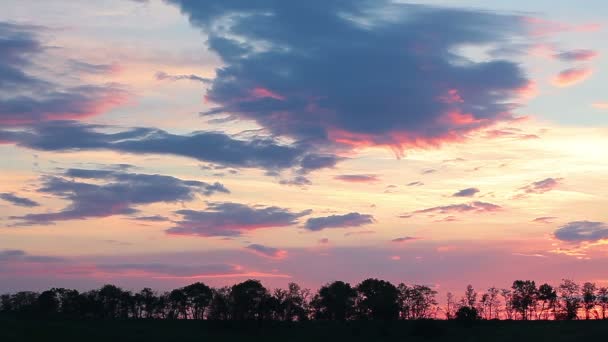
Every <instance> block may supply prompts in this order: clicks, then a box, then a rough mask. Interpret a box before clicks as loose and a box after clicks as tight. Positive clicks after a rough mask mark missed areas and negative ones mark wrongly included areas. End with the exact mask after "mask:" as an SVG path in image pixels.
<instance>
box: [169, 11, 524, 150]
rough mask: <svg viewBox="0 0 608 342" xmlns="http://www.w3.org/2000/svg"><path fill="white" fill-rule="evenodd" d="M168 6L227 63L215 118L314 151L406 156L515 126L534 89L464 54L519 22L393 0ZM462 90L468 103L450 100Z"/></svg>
mask: <svg viewBox="0 0 608 342" xmlns="http://www.w3.org/2000/svg"><path fill="white" fill-rule="evenodd" d="M169 2H170V3H173V4H175V5H176V6H178V7H179V8H180V10H181V11H182V13H184V14H185V15H187V16H188V17H189V19H190V22H191V23H192V25H194V26H196V27H198V28H200V29H202V30H203V31H204V32H205V34H206V36H207V46H208V48H209V49H210V50H211V51H213V52H215V53H217V54H218V56H219V57H220V58H221V59H222V61H223V65H222V67H221V68H219V69H218V70H217V72H216V74H217V76H216V78H215V79H214V80H213V83H212V85H211V87H210V88H209V89H208V91H207V94H206V97H207V99H208V100H209V101H210V102H212V103H215V104H216V105H217V108H214V109H213V110H211V111H209V114H210V115H213V114H225V113H229V114H230V115H234V116H236V117H239V118H241V119H248V120H252V121H255V122H256V123H258V124H259V125H261V126H262V127H264V128H266V129H267V130H269V131H270V132H272V133H273V134H276V135H280V136H285V137H289V138H292V139H295V140H297V141H306V142H308V143H311V144H314V145H316V146H328V145H330V146H335V147H339V148H347V149H351V148H359V147H366V146H372V145H373V146H388V147H390V148H392V149H393V150H394V151H395V152H396V153H397V154H398V155H401V154H402V152H403V149H404V148H406V147H414V146H415V147H428V146H436V145H438V144H440V143H442V142H444V141H453V140H460V139H462V138H463V137H464V136H465V135H466V133H468V132H471V131H474V130H477V129H479V128H481V127H486V126H489V125H492V124H494V123H496V122H498V121H503V120H510V119H512V118H513V115H512V114H511V110H512V109H513V108H514V105H513V103H512V101H513V100H514V99H515V98H516V97H517V96H518V95H517V92H518V89H520V88H522V87H524V86H526V85H527V84H528V80H527V79H526V77H525V76H524V73H523V71H522V70H521V69H520V67H519V66H518V64H517V63H515V62H511V61H507V60H489V61H482V62H480V61H474V60H471V59H468V58H466V57H465V56H462V55H459V54H458V52H457V51H458V50H457V48H458V47H461V46H464V45H478V46H482V45H493V44H495V45H501V46H508V45H510V44H511V40H512V39H513V38H517V37H522V36H524V35H525V34H526V33H525V27H524V23H523V21H522V20H520V17H517V16H511V15H498V14H492V13H489V12H482V11H472V10H457V9H449V8H439V7H431V6H423V5H407V4H396V3H393V2H392V1H388V0H377V1H370V0H357V1H336V0H331V1H325V0H323V1H321V0H315V1H312V3H310V2H307V4H306V5H305V6H304V5H302V4H299V3H297V2H292V1H255V2H252V1H247V0H241V1H223V0H208V1H204V2H201V1H194V0H170V1H169ZM387 13H390V15H386V14H387ZM312 22H314V23H315V25H312V26H311V25H310V23H312ZM438 22H441V25H437V23H438ZM252 28H255V29H252ZM353 75H356V77H357V78H358V79H359V80H360V81H355V82H353V80H352V77H353ZM454 94H457V95H458V98H459V99H460V100H461V101H460V100H459V101H443V100H442V99H445V98H446V96H449V95H451V98H453V97H454Z"/></svg>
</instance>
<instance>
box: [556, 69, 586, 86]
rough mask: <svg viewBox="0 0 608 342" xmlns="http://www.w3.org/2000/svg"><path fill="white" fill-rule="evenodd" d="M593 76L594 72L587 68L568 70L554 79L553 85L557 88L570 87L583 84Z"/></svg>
mask: <svg viewBox="0 0 608 342" xmlns="http://www.w3.org/2000/svg"><path fill="white" fill-rule="evenodd" d="M592 74H593V70H591V69H589V68H586V67H582V68H570V69H566V70H563V71H561V72H560V73H559V74H557V76H555V77H554V78H553V84H554V85H555V86H557V87H570V86H573V85H575V84H578V83H581V82H582V81H584V80H586V79H587V78H589V77H590V76H591V75H592Z"/></svg>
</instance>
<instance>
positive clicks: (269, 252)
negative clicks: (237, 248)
mask: <svg viewBox="0 0 608 342" xmlns="http://www.w3.org/2000/svg"><path fill="white" fill-rule="evenodd" d="M245 248H246V249H247V250H249V251H251V252H253V253H255V254H257V255H260V256H262V257H265V258H271V259H285V258H286V257H287V251H286V250H284V249H278V248H274V247H268V246H263V245H259V244H255V243H254V244H250V245H248V246H247V247H245Z"/></svg>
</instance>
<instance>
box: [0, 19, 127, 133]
mask: <svg viewBox="0 0 608 342" xmlns="http://www.w3.org/2000/svg"><path fill="white" fill-rule="evenodd" d="M39 30H41V28H40V27H33V26H24V25H16V24H9V23H3V22H0V91H2V96H0V124H1V125H2V126H19V125H24V124H31V123H37V122H44V121H51V120H66V119H77V118H83V117H88V116H93V115H97V114H100V113H102V112H105V111H107V110H109V109H111V108H113V107H115V106H118V105H120V104H123V103H124V102H126V100H127V95H128V94H127V92H125V91H124V90H123V89H121V88H120V87H119V86H118V85H115V84H108V85H89V84H83V85H78V86H73V87H63V86H61V85H59V84H56V83H53V82H52V81H49V80H45V79H42V78H40V77H37V76H33V75H32V74H31V73H30V72H28V69H29V68H30V67H31V66H32V65H33V60H34V59H35V58H40V57H44V54H43V53H44V51H45V49H46V48H45V47H44V46H43V44H42V43H41V42H40V40H39V37H38V31H39ZM67 64H68V66H69V68H70V72H75V71H81V70H82V69H83V68H87V69H89V71H91V69H92V68H95V67H97V68H102V66H99V65H97V66H96V65H93V64H88V63H86V62H80V61H75V60H69V61H68V63H67Z"/></svg>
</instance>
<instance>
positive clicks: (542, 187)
mask: <svg viewBox="0 0 608 342" xmlns="http://www.w3.org/2000/svg"><path fill="white" fill-rule="evenodd" d="M562 179H563V178H546V179H543V180H540V181H538V182H533V183H532V184H529V185H526V186H525V187H523V188H521V190H524V192H526V193H528V194H544V193H545V192H548V191H551V190H553V189H555V188H557V187H558V186H559V185H560V182H561V181H562Z"/></svg>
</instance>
